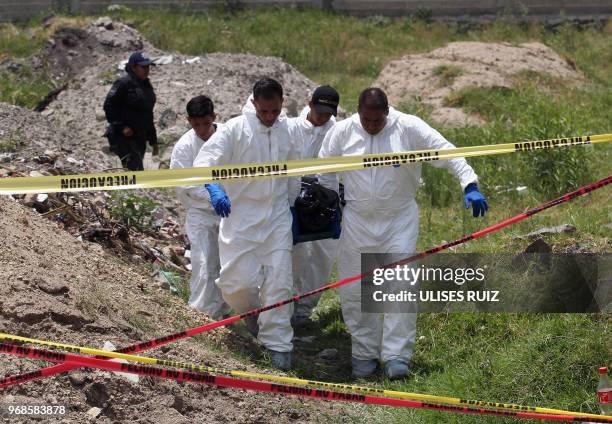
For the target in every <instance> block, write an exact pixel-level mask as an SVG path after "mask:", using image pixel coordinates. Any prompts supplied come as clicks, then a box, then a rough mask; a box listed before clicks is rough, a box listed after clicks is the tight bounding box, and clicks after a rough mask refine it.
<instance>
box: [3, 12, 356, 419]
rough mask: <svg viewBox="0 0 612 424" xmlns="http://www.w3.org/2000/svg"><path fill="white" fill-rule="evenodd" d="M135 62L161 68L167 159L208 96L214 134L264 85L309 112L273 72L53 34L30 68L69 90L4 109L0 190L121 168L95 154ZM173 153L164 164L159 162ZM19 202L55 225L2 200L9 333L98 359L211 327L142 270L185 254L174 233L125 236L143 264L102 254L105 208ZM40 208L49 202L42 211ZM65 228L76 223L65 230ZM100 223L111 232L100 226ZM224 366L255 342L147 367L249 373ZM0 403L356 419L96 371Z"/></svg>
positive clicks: (279, 67)
mask: <svg viewBox="0 0 612 424" xmlns="http://www.w3.org/2000/svg"><path fill="white" fill-rule="evenodd" d="M138 49H144V50H145V51H147V52H148V53H149V54H150V55H151V56H153V57H157V61H158V63H159V66H157V67H156V68H155V69H154V70H153V72H152V83H153V85H154V87H155V89H156V92H157V96H158V103H157V106H156V109H155V119H156V120H157V124H158V130H159V134H160V139H161V141H162V142H166V143H168V145H169V147H171V146H172V145H173V144H174V143H175V142H176V141H177V139H178V136H180V135H181V134H182V133H183V132H184V131H186V130H187V124H186V122H185V119H184V118H185V115H184V108H185V104H186V102H187V101H188V100H189V99H190V98H191V97H192V96H195V95H197V94H207V95H209V96H211V97H212V98H213V100H214V101H215V103H216V106H217V112H218V115H219V120H220V121H225V120H227V119H229V118H230V117H232V116H234V115H236V114H238V113H239V112H240V110H241V107H242V105H243V104H244V102H245V100H246V98H247V97H248V94H249V92H250V90H251V88H252V85H253V83H254V82H255V80H257V79H258V78H260V77H262V76H271V77H274V78H277V79H278V80H280V81H281V83H283V86H284V88H285V90H286V93H287V97H288V98H287V100H286V106H287V109H288V112H289V113H290V114H292V115H295V114H296V113H297V112H298V110H299V108H300V107H301V106H302V105H304V104H305V103H306V99H307V98H308V96H309V95H310V90H311V89H313V88H314V86H315V84H314V83H313V82H312V81H310V80H308V79H307V78H306V77H304V76H303V75H301V74H300V73H299V72H297V71H296V70H295V69H294V68H293V67H291V66H290V65H288V64H286V63H284V62H282V61H281V60H280V59H277V58H271V57H258V56H253V55H244V54H238V55H232V54H210V55H205V56H201V57H188V56H184V55H177V54H173V55H168V54H167V53H165V52H162V51H160V50H157V49H155V48H153V47H152V46H151V45H150V44H149V43H147V41H146V40H144V39H143V38H142V37H141V36H140V34H138V33H137V32H136V31H134V30H133V29H132V28H129V27H127V26H125V25H123V24H121V23H117V22H112V21H111V20H110V19H108V18H100V19H99V20H98V21H96V22H95V23H94V24H92V25H91V26H89V27H86V28H61V29H59V30H58V31H57V32H56V33H55V35H54V36H53V38H52V40H51V41H50V43H49V45H48V46H47V48H46V49H45V51H44V52H43V53H42V54H41V55H39V56H36V57H34V58H32V60H34V61H37V62H38V63H45V64H47V65H49V66H50V67H51V72H52V73H53V75H54V76H55V79H56V81H58V85H60V83H61V85H63V84H66V88H65V89H63V90H61V91H60V92H59V94H58V95H57V97H56V98H51V97H50V103H49V105H48V106H47V107H46V109H44V111H43V112H42V113H36V112H32V111H29V110H27V109H23V108H20V107H16V106H12V105H9V104H6V103H0V145H1V146H2V151H3V152H5V153H0V176H23V175H58V174H69V173H80V172H93V171H98V170H104V169H109V168H115V167H118V166H120V164H119V162H118V160H117V159H116V158H115V156H114V155H109V154H107V153H106V152H104V151H103V150H102V147H103V146H106V145H107V142H106V139H104V138H102V137H101V135H102V133H103V131H104V128H105V125H106V122H105V119H104V114H103V111H102V104H103V101H104V98H105V96H106V93H107V92H108V90H109V88H110V84H111V83H112V82H113V81H114V79H115V78H116V77H117V76H118V75H119V70H120V67H121V62H122V61H123V60H125V59H127V57H128V56H129V53H131V52H132V51H134V50H138ZM41 66H43V65H41ZM170 150H171V149H170V148H168V149H167V150H166V154H167V155H169V153H170ZM145 162H146V160H145ZM149 164H151V162H150V160H149ZM137 193H138V194H140V195H141V196H147V197H149V198H151V199H153V200H155V201H156V202H157V203H159V204H160V208H161V209H163V212H164V213H162V214H161V218H160V222H162V227H163V226H164V225H165V224H164V222H167V221H172V217H176V214H177V209H178V208H177V207H176V200H175V198H174V196H173V194H172V191H171V190H170V191H163V190H147V191H138V192H137ZM39 196H41V197H39ZM18 197H19V198H20V199H19V201H20V202H22V203H23V204H24V205H27V206H28V207H30V208H31V207H37V206H40V205H41V204H42V205H43V206H44V205H47V206H46V207H47V209H49V208H52V209H51V211H49V213H46V212H44V211H43V210H39V212H40V213H43V212H44V213H45V215H46V216H47V218H49V220H48V219H46V218H43V217H42V216H40V215H38V214H37V213H35V212H33V211H32V210H31V209H27V208H24V207H23V206H21V205H19V204H18V203H17V202H15V201H14V200H13V199H12V198H10V197H0V275H1V276H2V277H3V278H2V281H3V282H4V283H3V284H0V328H1V329H2V331H3V332H7V333H12V334H18V335H24V336H30V337H35V338H40V339H47V340H54V341H64V342H68V343H73V344H80V345H86V346H92V347H97V348H101V347H102V346H103V344H104V342H106V341H110V342H112V343H113V344H114V345H115V346H117V347H122V346H126V345H131V344H134V343H135V342H137V341H143V340H149V339H152V338H155V337H158V336H161V335H166V334H171V333H174V332H176V331H178V330H182V329H185V328H191V327H196V326H198V325H202V324H204V323H205V322H206V317H205V316H204V315H203V314H200V313H196V312H194V311H192V310H191V309H189V308H188V306H187V305H186V304H185V303H184V302H183V301H182V300H180V299H179V298H178V297H176V296H174V295H172V294H170V292H169V291H168V290H167V289H162V288H161V286H160V281H159V280H157V279H155V278H153V277H152V276H151V275H150V273H151V270H150V269H147V268H146V267H145V265H146V264H147V263H150V262H152V261H153V260H155V261H156V262H155V264H153V266H154V267H155V266H159V265H158V261H159V259H160V257H169V254H165V253H164V252H163V250H164V248H165V247H168V244H170V246H169V247H178V248H182V249H183V250H184V248H185V246H184V244H182V243H181V241H180V240H179V239H177V238H176V237H175V234H174V233H173V234H170V233H168V234H166V235H165V236H164V235H163V234H162V233H163V232H164V228H162V229H160V230H159V231H157V233H159V234H151V233H148V234H134V231H135V230H131V231H132V232H131V233H129V239H130V240H132V241H134V242H137V244H139V245H141V247H142V245H144V248H146V249H145V250H146V251H148V252H150V253H151V254H150V255H144V256H143V255H139V254H138V251H137V250H135V251H133V252H130V250H129V249H126V250H121V249H118V248H117V249H111V248H110V247H109V248H105V247H108V246H111V245H114V244H118V243H119V242H121V243H123V241H121V240H110V241H109V240H106V239H108V237H114V232H113V233H112V234H111V233H108V234H107V233H102V231H103V230H109V229H108V228H106V227H100V219H101V218H100V216H98V215H100V211H103V210H104V208H105V207H107V206H108V205H107V204H106V202H107V200H108V197H109V196H107V195H105V194H104V195H102V194H99V193H80V194H78V195H77V194H73V195H70V194H61V195H60V194H58V195H55V194H51V195H49V196H46V195H28V196H18ZM43 198H44V199H46V200H40V199H43ZM51 200H53V202H52V204H51V205H49V202H50V201H51ZM94 206H95V207H94ZM37 210H38V209H37ZM60 210H61V211H60ZM56 212H57V213H56ZM60 212H61V213H60ZM68 215H69V216H72V220H73V221H79V220H81V222H76V223H74V224H70V225H69V224H68V223H67V222H68V221H66V219H67V218H66V217H67V216H68ZM102 218H104V219H103V220H102V221H104V222H106V221H109V218H108V217H107V216H106V215H104V216H103V217H102ZM109 222H110V221H109ZM96 225H97V226H96ZM60 228H64V229H65V230H67V231H64V230H62V229H60ZM90 229H91V230H92V231H94V233H95V231H98V233H101V234H102V235H105V234H106V236H104V237H106V239H104V237H102V239H101V241H97V238H96V236H95V234H94V233H92V234H94V235H93V236H92V237H88V236H87V234H89V233H90V231H89V230H90ZM166 230H167V228H166ZM109 231H110V230H109ZM173 231H174V230H173ZM96 234H97V233H96ZM126 234H127V233H126ZM126 234H123V236H125V235H126ZM166 239H167V240H166ZM81 240H85V241H81ZM87 240H96V243H92V242H89V241H87ZM124 241H125V240H124ZM115 242H117V243H115ZM121 243H119V244H121ZM126 243H127V242H126ZM126 243H123V244H126ZM160 243H161V244H160ZM175 245H176V246H175ZM103 246H104V247H103ZM126 246H127V244H126ZM128 247H129V246H128ZM169 252H170V253H171V252H172V249H169ZM160 351H161V352H160ZM230 352H239V354H241V355H249V356H251V355H254V356H255V357H257V356H258V355H259V353H258V352H259V349H258V348H254V346H253V345H252V344H251V342H248V341H244V340H243V339H241V338H239V337H236V335H235V334H234V333H232V332H231V331H230V330H228V329H226V328H222V329H218V330H216V331H212V332H207V333H206V334H204V335H202V337H201V338H200V340H199V341H196V340H184V341H180V342H177V343H172V344H169V345H167V346H164V347H161V348H159V349H156V350H154V351H152V352H147V353H146V354H147V355H150V356H157V357H160V356H163V357H165V358H168V359H176V360H181V361H184V362H197V363H202V364H209V365H213V366H219V367H224V368H234V369H236V368H239V369H245V366H244V365H243V364H242V363H240V362H239V361H237V360H235V359H232V357H231V354H230ZM38 368H39V364H38V363H35V362H34V361H27V360H21V359H18V358H11V357H6V356H4V355H0V374H2V375H4V374H15V373H19V372H26V371H33V370H35V369H38ZM249 369H253V370H255V368H254V367H250V366H249ZM2 402H4V403H21V404H24V403H29V404H41V403H44V404H66V405H68V407H69V410H70V413H69V415H68V416H67V417H66V418H65V419H64V420H62V422H88V421H91V419H92V418H91V417H93V416H97V418H96V420H97V421H99V422H104V423H110V422H142V423H144V422H158V423H193V422H201V423H209V422H253V423H255V422H272V421H274V422H289V421H293V422H295V421H300V422H305V421H317V422H318V421H323V420H324V419H325V417H329V416H331V415H332V414H333V416H334V418H335V419H337V420H343V419H345V420H346V421H350V420H352V418H351V417H350V416H348V415H347V412H346V411H349V408H350V407H346V406H343V405H337V404H332V403H327V402H310V401H301V400H297V399H295V398H287V397H281V396H274V395H268V394H257V393H253V392H249V393H245V392H242V391H236V390H229V389H228V390H224V389H218V388H213V387H206V386H198V385H192V384H177V383H173V382H169V381H160V380H153V379H148V378H141V379H140V382H139V383H134V382H130V381H128V380H126V379H125V378H123V377H120V376H117V375H114V374H110V373H107V372H103V371H91V370H80V371H77V372H71V373H69V374H66V375H62V376H56V377H53V378H50V379H45V380H41V381H38V382H31V383H28V384H25V385H22V386H14V387H11V388H9V389H7V390H6V391H4V392H3V393H2ZM95 408H99V410H97V409H95ZM24 421H25V420H24ZM30 421H32V422H33V421H35V420H34V419H32V420H30Z"/></svg>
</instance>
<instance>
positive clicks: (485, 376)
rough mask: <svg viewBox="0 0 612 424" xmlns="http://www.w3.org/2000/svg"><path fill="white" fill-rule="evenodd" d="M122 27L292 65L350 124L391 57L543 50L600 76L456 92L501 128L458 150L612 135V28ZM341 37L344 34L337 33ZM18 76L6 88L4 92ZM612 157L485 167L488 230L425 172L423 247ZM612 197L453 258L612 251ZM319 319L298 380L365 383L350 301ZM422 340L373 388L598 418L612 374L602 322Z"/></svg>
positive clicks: (29, 48)
mask: <svg viewBox="0 0 612 424" xmlns="http://www.w3.org/2000/svg"><path fill="white" fill-rule="evenodd" d="M114 17H115V18H119V19H123V20H125V21H130V22H131V23H132V24H133V25H134V26H135V27H136V28H137V29H138V30H139V31H141V32H142V33H143V34H144V36H145V37H147V38H148V39H149V40H150V41H151V42H152V43H153V44H154V45H155V46H156V47H158V48H161V49H165V50H169V51H179V52H182V53H185V54H193V55H196V54H204V53H210V52H249V53H254V54H263V55H273V56H278V57H281V58H283V59H284V60H286V61H287V62H289V63H290V64H292V65H294V66H295V67H296V68H297V69H298V70H300V71H301V72H303V73H304V74H305V75H306V76H308V77H310V78H311V79H313V80H314V81H316V82H317V83H321V84H323V83H328V84H332V85H335V86H336V88H338V90H339V91H340V93H341V104H342V106H343V107H344V108H345V109H346V110H348V111H349V112H350V111H354V110H355V109H356V103H357V97H358V95H359V92H360V91H361V90H362V89H363V88H365V87H367V86H369V85H371V84H372V83H373V81H374V80H375V79H376V77H377V75H378V73H379V72H380V70H381V69H382V68H383V66H384V65H385V64H386V63H387V62H388V61H390V60H392V59H396V58H399V57H401V56H403V55H406V54H411V53H421V52H426V51H430V50H432V49H434V48H437V47H441V46H443V45H445V44H446V43H448V42H451V41H485V42H489V41H501V42H509V43H512V44H519V43H522V42H527V41H539V42H542V43H544V44H546V45H548V46H550V47H551V48H553V49H554V50H555V51H556V52H557V53H559V54H561V55H562V56H563V57H565V59H566V60H567V62H568V63H569V64H570V65H571V66H573V67H574V68H575V69H577V70H578V71H580V72H581V73H582V74H583V75H584V76H585V79H584V81H582V82H579V83H577V84H570V83H569V82H567V81H563V80H558V79H554V78H551V77H550V76H547V75H544V74H538V73H534V72H524V73H522V74H520V75H518V76H517V77H516V78H515V81H514V85H513V87H512V88H468V89H465V90H461V91H458V92H456V93H453V94H452V95H451V96H449V97H448V98H447V99H446V100H445V101H446V103H447V104H448V105H451V106H460V107H462V108H464V109H465V110H466V111H468V112H469V113H473V114H477V115H480V116H481V117H482V118H484V119H485V121H486V122H487V123H486V124H485V125H484V126H482V127H463V128H454V129H448V128H442V127H437V128H438V129H439V130H440V131H441V132H442V133H443V134H444V135H445V136H446V137H447V138H448V139H449V140H451V141H453V142H454V143H455V144H456V145H458V146H472V145H479V144H496V143H509V142H514V141H517V140H524V141H526V140H537V139H543V138H552V137H558V136H570V135H583V134H595V133H610V132H612V129H611V127H610V123H611V122H612V111H611V109H610V105H611V104H612V88H611V87H612V71H611V63H612V24H610V23H609V24H608V25H607V26H606V27H605V28H603V29H602V30H595V29H586V30H576V29H575V28H572V27H571V26H569V25H566V26H563V27H561V29H560V30H559V31H557V32H555V33H550V32H546V31H545V30H544V29H543V27H542V26H541V25H538V24H527V25H519V24H515V23H513V22H512V21H511V20H508V19H500V20H498V21H497V22H495V23H494V24H491V25H488V26H484V27H483V28H482V29H480V30H472V31H464V30H462V29H460V28H453V27H450V26H447V25H444V24H439V23H430V22H427V21H428V19H427V16H426V14H425V13H424V14H423V16H422V17H421V18H422V19H400V20H389V19H378V18H376V19H374V18H372V19H369V20H365V21H364V20H359V19H356V18H351V17H346V16H341V15H337V14H329V13H326V12H322V11H317V10H305V11H297V10H289V9H262V10H258V11H235V12H233V13H227V12H223V11H216V12H210V13H200V14H189V15H187V14H181V13H178V12H172V11H160V10H149V11H128V12H125V11H124V12H120V13H118V14H115V15H114ZM79 19H81V20H83V19H85V18H79ZM329 28H333V29H334V30H333V33H332V34H333V36H330V31H329V30H328V29H329ZM11 31H13V30H12V29H11ZM20 31H21V32H19V31H17V33H18V34H17V35H15V34H12V35H11V37H12V39H16V40H18V42H16V43H15V46H14V47H10V48H8V47H7V48H4V45H3V48H2V49H0V51H2V52H3V53H4V52H6V53H4V54H5V55H8V56H21V57H23V56H27V55H28V54H31V53H32V52H33V51H35V50H36V42H37V41H36V40H35V39H34V40H27V39H26V38H27V36H28V35H27V34H28V33H27V31H30V29H27V28H25V29H23V28H22V29H20ZM3 34H4V33H3ZM20 34H21V35H20ZM15 37H17V38H15ZM19 37H21V38H19ZM2 42H3V41H0V43H2ZM6 45H7V46H8V44H6ZM20 45H21V47H20ZM40 45H41V44H38V46H40ZM436 72H437V73H438V74H439V76H440V77H441V79H442V80H444V81H445V84H450V83H451V82H452V80H453V79H454V78H456V77H457V76H458V75H459V74H460V70H458V69H453V68H450V67H440V68H439V69H437V70H436ZM4 79H6V78H4ZM4 79H3V78H0V87H2V84H5V83H4V82H3V80H4ZM15 90H16V88H11V89H10V90H8V91H9V92H11V93H12V92H14V91H15ZM4 92H5V90H2V93H4ZM3 95H4V94H3ZM34 97H35V96H34ZM3 98H5V97H3ZM13 98H14V99H16V97H15V96H13ZM11 101H13V102H23V103H26V102H27V101H28V100H27V99H25V100H11ZM397 106H398V108H399V109H401V110H403V111H406V112H409V113H413V114H416V115H419V116H422V117H424V118H425V119H426V120H428V118H429V114H430V113H431V109H430V108H428V107H426V106H424V105H423V104H422V102H420V99H418V98H414V99H411V100H409V101H407V102H405V103H403V104H400V105H397ZM611 151H612V146H610V145H609V144H604V145H597V146H593V147H585V148H572V149H567V150H559V151H555V152H548V153H543V152H532V153H526V154H520V155H519V154H517V155H504V156H490V157H483V158H473V159H470V161H469V162H470V163H471V164H472V165H473V166H474V168H475V170H476V172H477V173H478V174H479V177H480V180H481V182H480V185H481V187H482V190H483V192H484V193H485V194H486V196H487V197H488V200H489V204H490V207H491V209H490V211H489V213H488V215H487V216H486V217H485V218H484V219H477V220H476V219H473V218H472V217H471V215H470V212H469V211H466V210H465V209H463V202H462V196H461V192H460V189H459V186H458V183H457V181H456V179H455V178H454V177H451V176H450V175H448V173H447V172H446V171H444V170H439V169H434V168H432V167H429V166H424V168H423V179H424V182H425V185H424V187H423V189H422V190H420V191H419V193H418V203H419V205H420V237H419V242H418V250H419V251H420V250H424V249H427V248H430V247H432V246H435V245H438V244H440V243H442V242H444V241H450V240H454V239H457V238H460V237H462V236H464V235H466V234H469V233H472V232H474V231H477V230H479V229H482V228H484V227H487V226H490V225H492V224H494V223H497V222H499V221H501V220H504V219H507V218H509V217H511V216H513V215H515V214H518V213H520V212H523V211H524V210H526V209H527V208H530V207H534V206H536V205H538V204H540V203H542V202H544V201H546V200H550V199H551V198H553V197H557V196H559V195H561V194H563V193H565V192H567V191H569V190H573V189H576V188H577V187H578V186H580V185H583V184H586V183H589V182H592V181H594V180H596V179H599V178H603V177H606V176H608V175H611V174H612V157H611V156H612V155H611ZM519 185H524V186H527V187H528V190H527V192H526V193H524V194H518V193H517V192H516V191H514V190H513V189H514V188H516V187H517V186H519ZM609 193H610V188H605V189H602V190H598V191H596V192H594V193H592V194H590V195H588V196H585V197H581V198H578V199H576V200H574V201H572V202H570V203H568V204H564V205H561V206H558V207H555V208H553V209H549V210H547V211H545V212H542V213H541V214H538V215H535V216H534V217H532V218H530V219H528V220H526V221H523V222H521V223H518V224H514V225H512V226H511V227H509V228H506V229H504V230H502V231H499V232H496V233H494V234H491V235H489V236H486V237H483V238H480V239H477V240H474V241H471V242H469V243H466V244H464V245H461V246H457V247H456V248H454V249H453V250H452V252H461V253H467V252H480V253H487V252H492V253H493V252H494V253H503V252H510V253H519V252H522V251H524V249H525V248H526V247H527V245H528V244H529V241H528V240H525V239H523V238H520V236H521V235H525V234H527V233H529V232H531V231H533V230H536V229H538V228H541V227H546V226H554V225H559V224H563V223H568V224H573V225H575V226H576V227H577V229H578V231H577V232H576V233H572V234H559V235H555V236H546V241H547V242H548V243H550V244H551V245H552V247H553V250H554V251H555V252H564V251H566V250H567V249H570V248H572V247H575V246H576V245H579V246H580V247H581V248H583V249H586V250H587V251H589V252H609V251H610V236H611V230H610V229H608V228H606V227H605V225H606V224H609V223H610V222H612V212H611V211H610V201H609V199H610V195H609ZM334 278H335V276H332V279H334ZM186 294H187V292H186V291H184V290H183V292H182V294H181V297H183V299H185V297H186ZM313 318H314V319H315V322H316V323H317V325H316V327H315V328H312V329H310V330H308V331H305V332H302V333H300V334H298V335H301V336H304V335H309V334H313V335H315V336H316V338H315V340H314V341H313V342H312V343H304V342H298V343H297V344H296V351H295V358H296V368H295V370H293V373H294V374H295V375H298V376H300V377H307V378H317V379H321V380H328V381H338V382H344V381H348V380H350V366H349V359H350V337H349V336H348V334H347V332H346V327H345V326H344V324H343V323H342V319H341V312H340V307H339V301H338V297H337V295H336V293H335V292H326V293H325V294H324V295H323V296H322V300H321V302H320V303H319V306H318V307H317V309H316V310H315V313H314V315H313ZM417 337H418V338H419V339H418V342H417V345H416V349H415V354H414V357H413V364H412V372H413V374H412V375H411V377H410V378H409V379H407V380H406V381H402V382H393V383H391V382H388V381H386V380H384V379H383V378H382V377H380V376H377V377H375V378H374V379H373V380H372V381H371V382H369V383H368V384H370V385H375V386H377V387H384V388H389V389H397V390H404V391H414V392H420V393H431V394H438V395H449V396H462V397H468V398H473V399H482V400H491V401H507V402H514V403H522V404H530V405H537V406H548V407H554V408H565V409H572V410H581V411H584V412H595V404H594V401H595V387H596V378H597V375H596V368H597V367H598V366H602V365H610V360H611V358H612V352H611V351H610V346H612V336H611V331H610V316H609V315H603V314H599V315H596V314H591V315H587V314H571V315H570V314H550V315H538V314H522V315H517V314H449V315H444V314H420V316H419V322H418V335H417ZM421 337H422V338H421ZM203 338H204V339H205V337H203ZM231 346H233V345H231ZM237 346H239V345H238V344H237ZM331 347H334V348H336V349H338V351H339V356H338V359H337V360H335V361H323V360H320V359H318V352H319V351H320V350H322V349H324V348H331ZM220 348H221V347H220ZM223 349H226V348H225V347H223ZM230 350H231V351H234V350H235V351H236V352H239V353H236V352H234V354H235V355H237V354H238V355H241V356H242V360H243V361H244V362H246V363H249V362H252V361H253V360H256V361H259V363H260V364H262V365H269V364H267V363H266V362H265V359H264V360H263V362H262V360H261V359H258V358H253V356H252V355H250V354H249V353H248V350H247V351H244V350H241V349H240V348H239V347H235V348H231V349H230ZM360 408H361V407H359V408H355V411H356V413H357V414H359V413H360V412H363V411H364V409H363V408H361V409H360ZM367 411H370V412H371V411H373V412H374V413H375V414H376V420H375V421H376V422H415V423H434V422H453V423H501V422H517V420H514V419H510V418H491V417H482V416H472V415H460V414H449V413H441V412H425V411H415V410H404V409H390V408H367ZM330 420H332V421H333V420H334V417H330Z"/></svg>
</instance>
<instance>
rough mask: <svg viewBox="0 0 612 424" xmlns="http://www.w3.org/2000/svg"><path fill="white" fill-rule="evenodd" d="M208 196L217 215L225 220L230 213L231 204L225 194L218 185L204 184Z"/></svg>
mask: <svg viewBox="0 0 612 424" xmlns="http://www.w3.org/2000/svg"><path fill="white" fill-rule="evenodd" d="M204 187H206V190H208V194H210V203H212V205H213V208H214V209H215V212H217V215H219V216H221V217H223V218H227V217H228V216H229V214H230V212H231V211H232V202H231V201H230V199H229V197H227V194H225V192H224V191H223V189H222V188H221V186H220V185H219V184H204Z"/></svg>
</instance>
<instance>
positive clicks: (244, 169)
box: [0, 134, 612, 195]
mask: <svg viewBox="0 0 612 424" xmlns="http://www.w3.org/2000/svg"><path fill="white" fill-rule="evenodd" d="M609 141H612V134H599V135H589V136H579V137H570V138H555V139H550V140H537V141H524V142H518V143H506V144H489V145H483V146H471V147H459V148H455V149H443V150H415V151H409V152H391V153H378V154H369V155H359V156H341V157H331V158H317V159H306V160H291V161H284V162H262V163H251V164H237V165H225V166H213V167H209V168H181V169H160V170H155V171H134V172H112V173H95V174H77V175H60V176H51V177H17V178H2V179H0V194H8V195H10V194H25V193H53V192H75V191H100V190H123V189H136V188H155V187H176V186H186V185H194V184H209V183H218V182H224V181H240V180H252V179H260V178H278V177H296V176H302V175H311V174H318V173H326V172H341V171H352V170H357V169H366V168H370V167H373V166H390V165H396V166H397V165H405V164H412V163H420V162H430V161H437V160H447V159H454V158H460V157H474V156H491V155H499V154H504V153H519V152H530V151H534V150H548V149H554V148H562V147H570V146H581V145H588V144H595V143H605V142H609Z"/></svg>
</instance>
